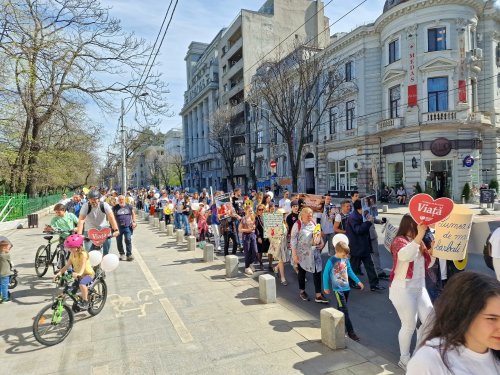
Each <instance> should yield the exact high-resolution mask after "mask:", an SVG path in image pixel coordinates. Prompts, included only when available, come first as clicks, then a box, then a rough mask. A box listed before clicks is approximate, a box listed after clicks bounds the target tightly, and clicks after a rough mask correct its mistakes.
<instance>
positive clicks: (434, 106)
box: [427, 77, 448, 112]
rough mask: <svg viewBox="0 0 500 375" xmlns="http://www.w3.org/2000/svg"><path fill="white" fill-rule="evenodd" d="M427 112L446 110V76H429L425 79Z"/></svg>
mask: <svg viewBox="0 0 500 375" xmlns="http://www.w3.org/2000/svg"><path fill="white" fill-rule="evenodd" d="M427 97H428V100H429V108H428V112H442V111H447V110H448V77H437V78H429V79H428V80H427Z"/></svg>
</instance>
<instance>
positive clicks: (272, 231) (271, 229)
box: [263, 213, 285, 238]
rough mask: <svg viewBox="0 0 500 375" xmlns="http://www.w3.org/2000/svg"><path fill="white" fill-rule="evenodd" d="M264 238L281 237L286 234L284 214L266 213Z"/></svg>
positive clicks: (264, 215) (264, 216)
mask: <svg viewBox="0 0 500 375" xmlns="http://www.w3.org/2000/svg"><path fill="white" fill-rule="evenodd" d="M263 219H264V238H274V237H280V236H283V235H284V234H285V232H284V228H283V214H275V213H264V214H263Z"/></svg>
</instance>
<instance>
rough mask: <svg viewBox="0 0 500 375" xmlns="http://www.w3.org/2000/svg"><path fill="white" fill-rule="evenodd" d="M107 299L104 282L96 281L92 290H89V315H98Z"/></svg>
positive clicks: (106, 289) (106, 288)
mask: <svg viewBox="0 0 500 375" xmlns="http://www.w3.org/2000/svg"><path fill="white" fill-rule="evenodd" d="M106 298H108V287H107V286H106V282H105V281H104V280H98V281H97V282H96V283H95V284H94V286H93V287H92V289H90V290H89V303H90V304H89V310H88V311H89V314H90V315H92V316H95V315H97V314H99V313H100V312H101V311H102V309H103V307H104V304H105V303H106Z"/></svg>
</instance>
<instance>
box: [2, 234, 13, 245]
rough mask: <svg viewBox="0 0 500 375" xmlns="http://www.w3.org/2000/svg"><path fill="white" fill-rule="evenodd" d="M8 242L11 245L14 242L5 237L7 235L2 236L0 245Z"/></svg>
mask: <svg viewBox="0 0 500 375" xmlns="http://www.w3.org/2000/svg"><path fill="white" fill-rule="evenodd" d="M5 242H7V243H8V244H9V245H10V246H12V242H10V240H9V239H8V238H7V237H5V236H0V245H1V244H3V243H5Z"/></svg>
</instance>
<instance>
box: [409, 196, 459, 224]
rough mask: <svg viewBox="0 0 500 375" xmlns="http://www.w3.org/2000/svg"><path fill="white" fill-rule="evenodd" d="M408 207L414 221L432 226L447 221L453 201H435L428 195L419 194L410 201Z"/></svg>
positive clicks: (445, 199) (439, 199)
mask: <svg viewBox="0 0 500 375" xmlns="http://www.w3.org/2000/svg"><path fill="white" fill-rule="evenodd" d="M408 206H409V209H410V215H411V217H412V218H413V220H415V221H416V222H417V223H422V224H425V225H430V224H435V223H437V222H438V221H441V220H444V219H446V218H447V217H448V216H449V215H450V214H451V211H452V210H453V201H452V200H451V199H450V198H438V199H436V200H434V198H432V197H431V196H430V195H428V194H417V195H415V196H413V198H411V199H410V203H409V205H408Z"/></svg>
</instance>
